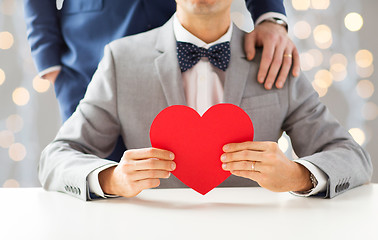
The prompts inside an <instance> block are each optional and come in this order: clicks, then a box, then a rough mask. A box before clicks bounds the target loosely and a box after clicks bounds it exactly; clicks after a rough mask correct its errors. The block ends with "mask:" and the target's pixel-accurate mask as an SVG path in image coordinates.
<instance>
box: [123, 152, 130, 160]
mask: <svg viewBox="0 0 378 240" xmlns="http://www.w3.org/2000/svg"><path fill="white" fill-rule="evenodd" d="M122 159H125V160H127V159H130V150H126V151H125V152H124V153H123V156H122Z"/></svg>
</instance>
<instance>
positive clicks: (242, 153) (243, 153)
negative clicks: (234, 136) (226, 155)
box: [241, 150, 249, 159]
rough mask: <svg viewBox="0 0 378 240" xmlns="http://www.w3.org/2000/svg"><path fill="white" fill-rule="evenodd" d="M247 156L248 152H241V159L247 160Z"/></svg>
mask: <svg viewBox="0 0 378 240" xmlns="http://www.w3.org/2000/svg"><path fill="white" fill-rule="evenodd" d="M248 156H249V151H248V150H243V151H242V152H241V157H242V159H248Z"/></svg>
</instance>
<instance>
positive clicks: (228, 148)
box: [223, 141, 272, 153]
mask: <svg viewBox="0 0 378 240" xmlns="http://www.w3.org/2000/svg"><path fill="white" fill-rule="evenodd" d="M271 144H272V142H258V141H253V142H252V141H247V142H242V143H229V144H226V145H224V146H223V151H224V152H226V153H228V152H238V151H242V150H247V149H249V150H255V151H265V150H267V149H268V148H269V145H271Z"/></svg>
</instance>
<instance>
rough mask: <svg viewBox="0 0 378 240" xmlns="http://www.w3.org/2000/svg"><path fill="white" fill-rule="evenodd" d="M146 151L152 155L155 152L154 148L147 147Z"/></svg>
mask: <svg viewBox="0 0 378 240" xmlns="http://www.w3.org/2000/svg"><path fill="white" fill-rule="evenodd" d="M146 153H147V154H148V155H149V156H154V155H155V154H156V149H154V148H148V149H147V150H146Z"/></svg>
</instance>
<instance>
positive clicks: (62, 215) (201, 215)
mask: <svg viewBox="0 0 378 240" xmlns="http://www.w3.org/2000/svg"><path fill="white" fill-rule="evenodd" d="M0 214H1V218H0V239H4V240H13V239H17V240H24V239H25V240H34V239H38V240H45V239H46V240H47V239H48V240H56V239H90V240H96V239H112V240H113V239H132V240H134V239H178V240H179V239H191V240H196V239H217V240H219V239H343V240H345V239H359V240H360V239H363V240H365V239H378V184H369V185H364V186H361V187H358V188H355V189H352V190H349V191H348V192H346V193H343V194H341V195H339V196H338V197H336V198H334V199H319V198H302V197H296V196H293V195H291V194H290V193H273V192H270V191H268V190H265V189H263V188H216V189H214V190H213V191H211V192H210V193H208V194H207V195H205V196H202V195H200V194H198V193H196V192H194V191H193V190H191V189H160V190H158V189H151V190H146V191H143V192H142V193H141V194H140V195H139V196H138V197H136V198H133V199H125V198H117V199H106V200H96V201H91V202H84V201H82V200H79V199H76V198H74V197H71V196H68V195H66V194H63V193H57V192H46V191H44V190H43V189H41V188H21V189H8V188H2V189H0Z"/></svg>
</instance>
